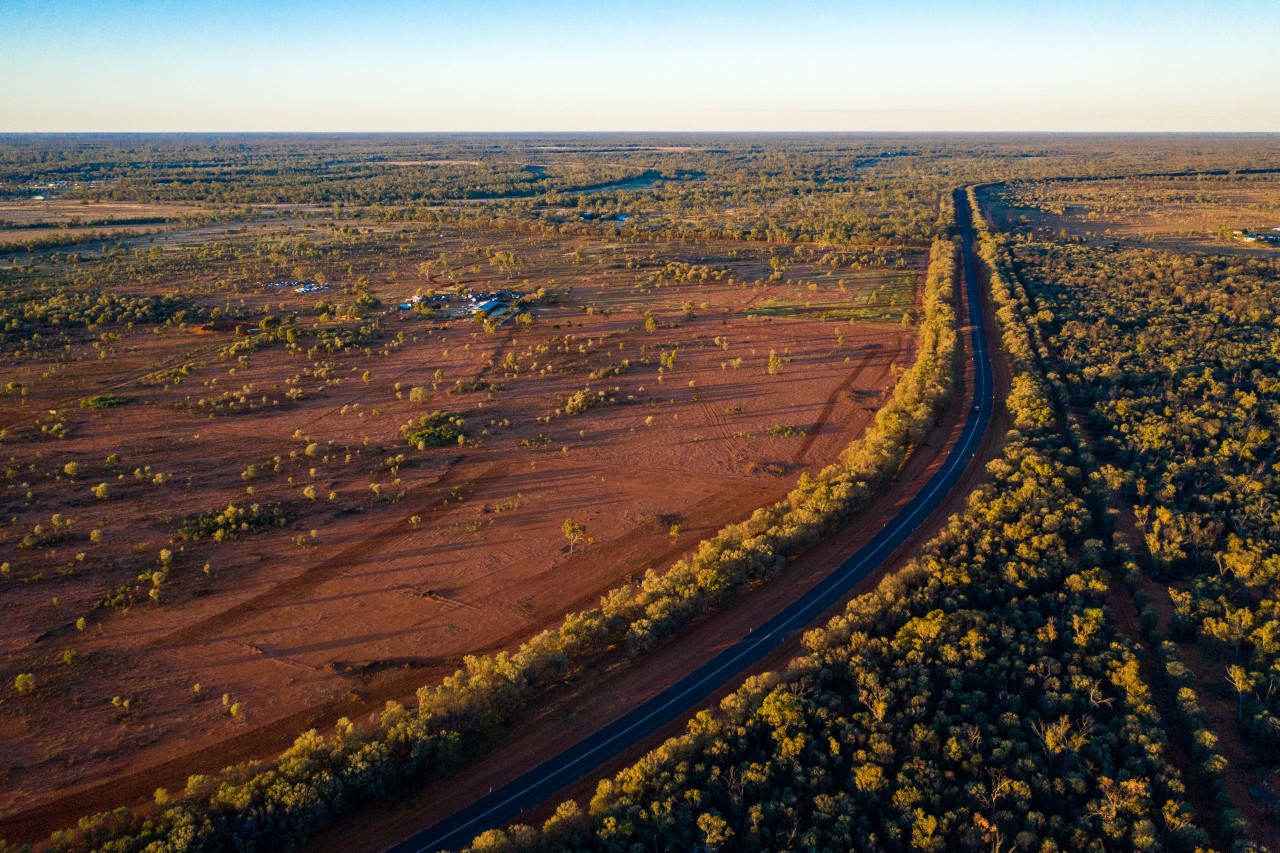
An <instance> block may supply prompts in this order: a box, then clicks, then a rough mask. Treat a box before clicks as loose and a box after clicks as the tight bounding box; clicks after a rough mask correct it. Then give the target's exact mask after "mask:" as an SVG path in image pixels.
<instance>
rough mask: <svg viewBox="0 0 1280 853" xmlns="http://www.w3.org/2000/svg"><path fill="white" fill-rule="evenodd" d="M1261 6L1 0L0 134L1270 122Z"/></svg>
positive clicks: (1230, 2) (1267, 18)
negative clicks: (30, 132)
mask: <svg viewBox="0 0 1280 853" xmlns="http://www.w3.org/2000/svg"><path fill="white" fill-rule="evenodd" d="M1278 45H1280V9H1278V8H1277V6H1276V3H1275V0H1268V2H1261V0H1217V2H1203V0H1164V2H1151V0H1147V2H1120V0H1112V2H1102V1H1101V0H1074V2H1073V0H1055V2H1042V0H1021V1H1020V2H1018V1H1017V0H879V2H863V0H844V2H826V1H825V0H774V2H757V0H737V2H722V0H678V1H676V0H626V2H619V3H614V2H608V0H564V1H563V2H540V0H469V2H468V1H467V0H457V1H456V2H455V0H418V2H410V0H364V2H360V0H347V2H330V0H312V2H274V0H255V2H248V1H247V0H202V2H187V0H165V1H164V2H162V0H132V2H129V0H0V132H22V131H60V132H62V131H86V132H87V131H628V130H633V131H644V130H649V131H690V130H705V131H752V130H754V131H929V130H934V131H1178V132H1182V131H1272V132H1276V131H1280V48H1278V47H1277V46H1278Z"/></svg>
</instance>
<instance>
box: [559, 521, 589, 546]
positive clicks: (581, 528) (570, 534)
mask: <svg viewBox="0 0 1280 853" xmlns="http://www.w3.org/2000/svg"><path fill="white" fill-rule="evenodd" d="M561 529H562V530H563V531H564V538H566V539H568V540H569V553H570V554H572V553H573V546H575V545H577V544H578V543H579V542H581V541H583V540H584V539H586V538H587V526H586V525H585V524H579V523H578V522H576V521H574V520H573V519H572V518H566V519H565V520H564V525H563V526H562V527H561Z"/></svg>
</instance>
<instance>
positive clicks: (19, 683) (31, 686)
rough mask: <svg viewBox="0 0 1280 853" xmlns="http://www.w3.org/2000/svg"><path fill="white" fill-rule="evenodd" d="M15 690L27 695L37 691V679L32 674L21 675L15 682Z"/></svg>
mask: <svg viewBox="0 0 1280 853" xmlns="http://www.w3.org/2000/svg"><path fill="white" fill-rule="evenodd" d="M13 689H14V690H17V691H18V692H19V693H22V694H26V693H30V692H31V691H32V690H35V689H36V677H35V675H33V674H32V673H30V672H24V673H21V674H20V675H19V676H18V677H17V678H15V679H14V680H13Z"/></svg>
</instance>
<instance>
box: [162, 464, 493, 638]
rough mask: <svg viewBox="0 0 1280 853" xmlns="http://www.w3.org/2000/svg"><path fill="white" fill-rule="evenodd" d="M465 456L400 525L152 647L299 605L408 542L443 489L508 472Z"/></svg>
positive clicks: (423, 492)
mask: <svg viewBox="0 0 1280 853" xmlns="http://www.w3.org/2000/svg"><path fill="white" fill-rule="evenodd" d="M463 460H464V457H456V458H455V459H454V460H452V462H451V463H450V467H449V469H448V470H447V471H446V472H445V473H444V474H443V476H441V477H440V478H439V479H438V480H436V481H435V482H433V483H431V484H429V485H424V486H420V487H418V488H417V489H416V490H414V492H411V493H410V495H409V496H408V497H407V498H406V499H405V500H404V501H403V507H402V508H400V509H399V510H398V511H397V513H396V515H397V517H396V520H395V521H393V522H391V523H390V524H387V525H385V526H384V527H382V528H381V529H380V530H378V531H376V532H374V533H373V534H371V535H370V536H367V537H365V538H363V539H361V540H360V541H359V542H356V543H354V544H352V545H348V546H347V547H346V548H344V549H343V550H342V551H340V552H338V553H337V554H335V555H333V556H332V557H329V558H328V559H326V560H324V561H323V562H321V563H318V564H317V565H315V566H312V567H311V568H309V569H305V570H303V572H302V573H301V574H298V575H295V576H294V577H292V578H289V579H288V580H284V581H281V582H280V583H277V584H275V585H274V586H272V587H271V588H270V589H268V590H266V591H264V592H261V593H259V594H258V595H255V596H253V597H252V598H249V599H248V600H246V601H242V602H240V603H239V604H236V605H233V606H231V607H229V608H227V609H226V610H222V611H220V612H218V613H215V614H213V615H211V616H207V617H205V618H204V619H201V620H200V621H199V622H196V623H194V624H192V625H188V626H186V627H184V628H180V629H179V630H177V631H175V632H173V633H171V634H168V635H166V636H164V637H161V638H160V639H158V640H155V641H153V642H151V643H150V644H149V646H150V647H152V648H155V647H167V646H178V645H185V644H188V643H194V642H198V641H202V640H205V639H208V638H209V637H210V636H212V635H213V633H214V632H215V631H216V632H217V633H225V632H226V631H228V630H230V629H231V628H234V627H235V626H236V625H239V624H241V623H243V622H244V621H245V620H246V619H249V618H251V617H253V616H256V615H259V614H262V613H265V612H267V611H270V610H273V609H275V608H276V607H277V606H279V605H280V604H283V603H285V602H288V601H295V600H296V599H297V597H298V596H299V595H302V594H304V593H306V592H308V591H310V590H312V589H314V588H315V587H317V586H319V585H320V584H323V583H325V582H326V581H329V580H332V579H333V578H336V577H338V576H339V575H341V574H342V572H343V571H345V570H346V569H349V568H352V567H353V566H356V565H359V564H360V563H362V562H366V561H368V559H369V558H370V557H371V556H373V555H375V554H377V553H378V552H380V551H381V550H383V549H384V548H386V547H387V546H388V545H391V544H392V543H394V542H397V541H399V540H400V539H401V538H403V537H404V535H405V533H406V527H405V520H404V519H405V518H406V517H408V516H413V515H426V516H430V515H432V514H437V513H439V512H440V511H441V510H443V509H444V508H445V507H446V501H448V500H449V498H450V495H441V494H440V490H442V489H447V488H450V487H454V488H456V487H458V486H463V487H466V486H470V487H471V488H475V487H476V486H478V485H480V484H482V483H485V482H488V481H490V480H494V479H497V478H499V477H501V476H502V475H503V474H504V473H505V467H504V466H502V465H501V464H497V463H494V464H490V465H488V466H487V467H485V468H483V469H482V470H479V471H476V470H475V466H474V465H473V464H467V463H465V462H464V461H463Z"/></svg>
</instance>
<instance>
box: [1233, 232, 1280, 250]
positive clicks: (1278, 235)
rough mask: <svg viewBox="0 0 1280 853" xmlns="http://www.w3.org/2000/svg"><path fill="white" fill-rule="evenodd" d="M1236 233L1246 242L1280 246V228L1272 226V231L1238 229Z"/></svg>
mask: <svg viewBox="0 0 1280 853" xmlns="http://www.w3.org/2000/svg"><path fill="white" fill-rule="evenodd" d="M1235 235H1236V237H1238V238H1240V239H1241V240H1243V241H1245V242H1246V243H1267V244H1269V245H1272V246H1280V228H1272V229H1271V230H1270V231H1236V232H1235Z"/></svg>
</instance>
